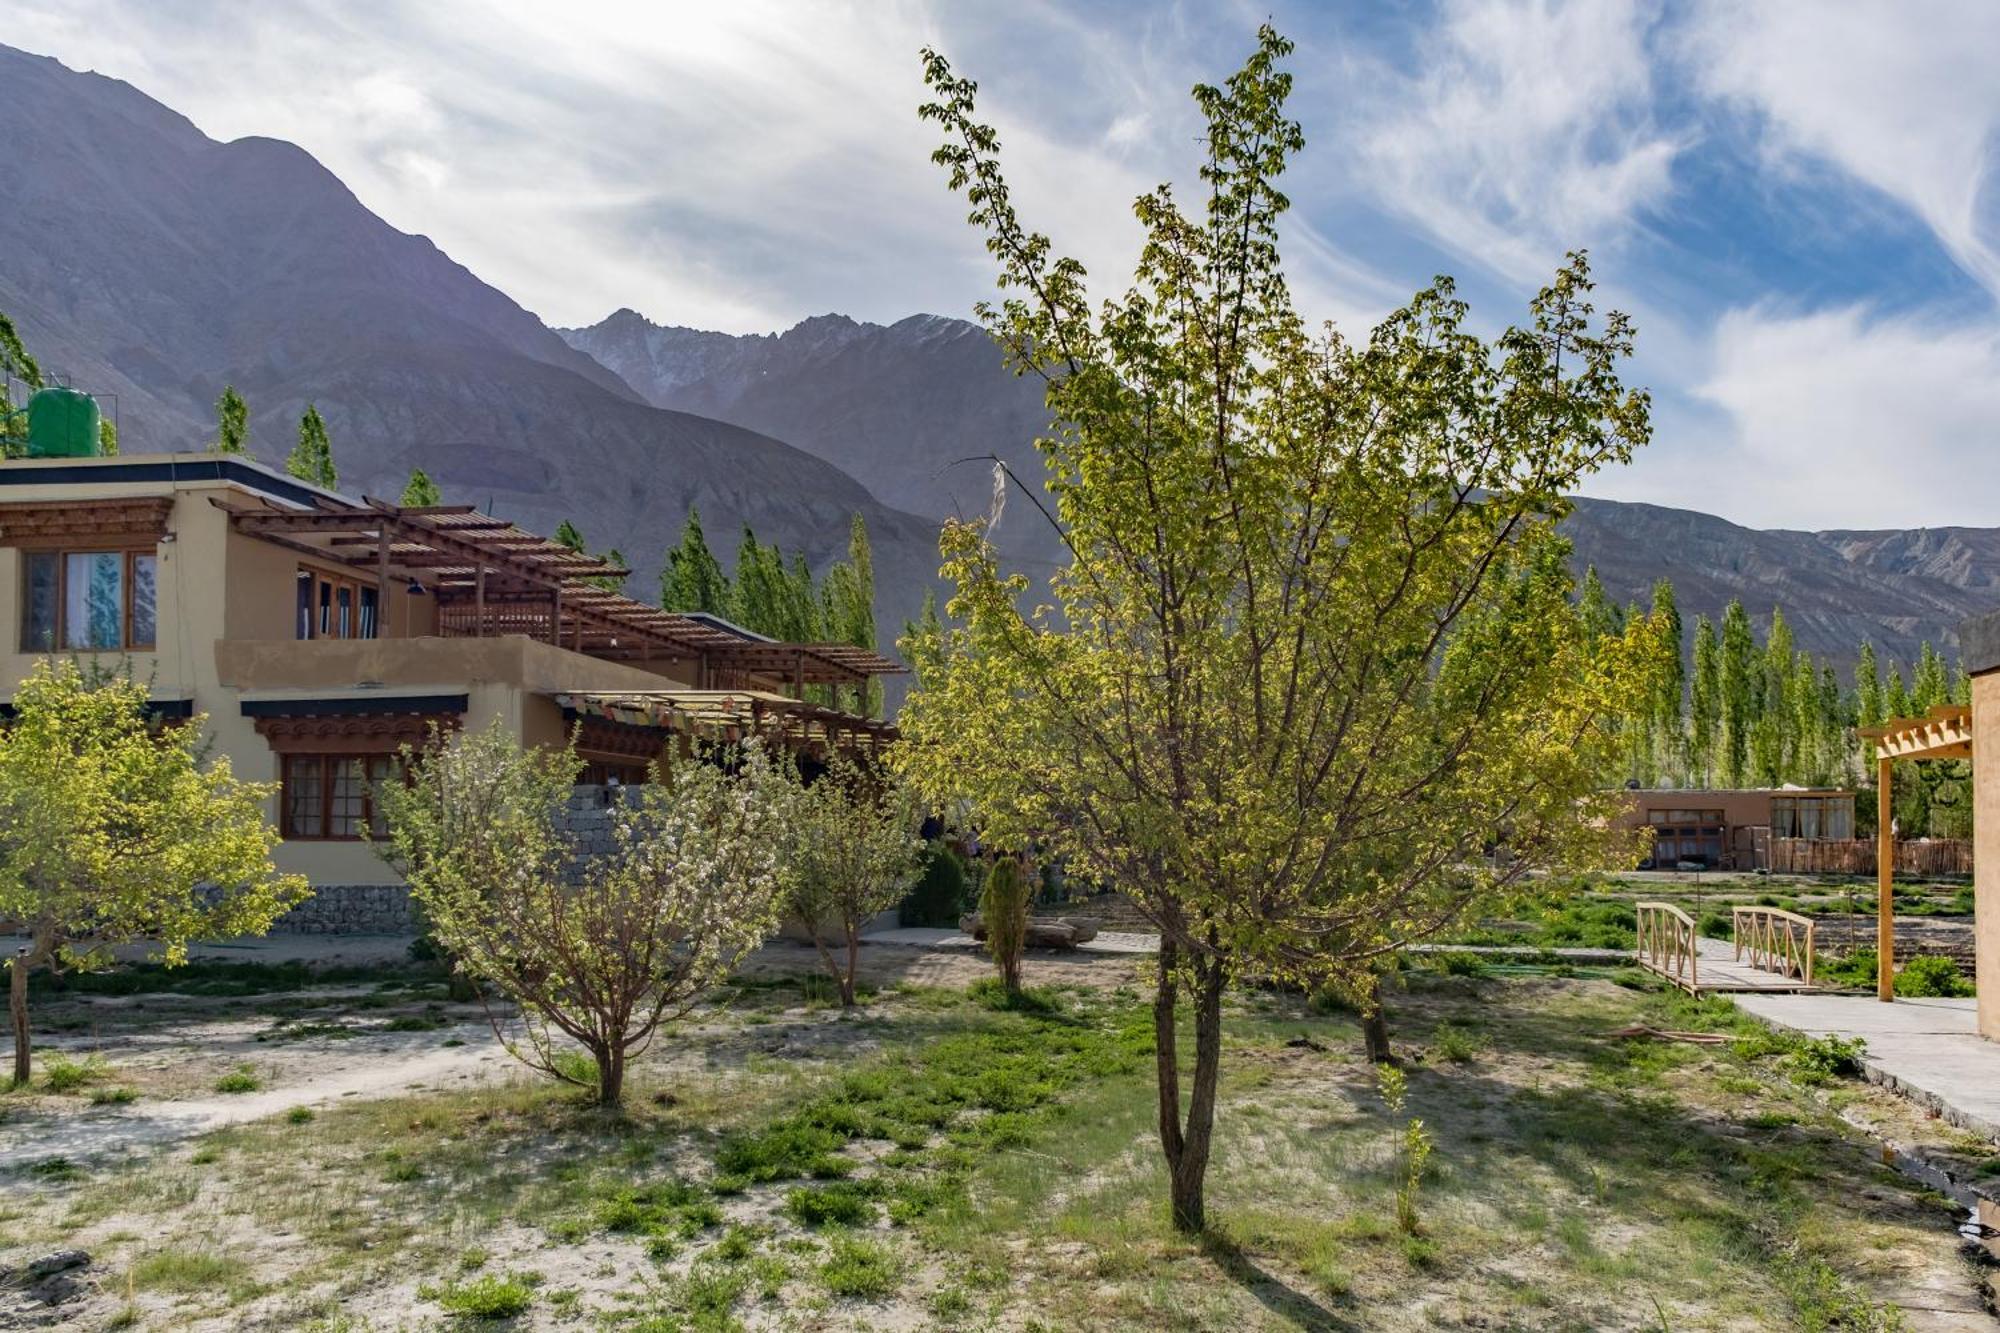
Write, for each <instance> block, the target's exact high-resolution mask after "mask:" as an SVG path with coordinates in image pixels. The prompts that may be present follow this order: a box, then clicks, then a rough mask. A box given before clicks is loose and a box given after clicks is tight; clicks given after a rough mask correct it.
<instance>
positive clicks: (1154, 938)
mask: <svg viewBox="0 0 2000 1333" xmlns="http://www.w3.org/2000/svg"><path fill="white" fill-rule="evenodd" d="M862 942H863V943H864V944H900V945H903V946H904V947H905V948H910V949H977V950H981V951H983V950H984V949H985V948H986V946H985V945H984V944H981V943H980V942H979V941H978V940H975V939H973V938H972V936H970V935H968V934H966V933H965V932H964V931H962V930H951V929H948V928H946V927H943V926H902V927H899V928H898V929H896V930H877V931H871V932H870V933H869V934H867V935H864V936H862ZM1159 951H1160V937H1159V936H1158V935H1148V934H1143V933H1141V932H1138V931H1128V930H1100V931H1099V932H1097V938H1096V939H1094V940H1089V941H1086V942H1085V943H1083V944H1079V945H1077V946H1076V952H1078V953H1113V954H1150V953H1158V952H1159ZM1032 952H1037V953H1040V952H1046V950H1033V951H1032Z"/></svg>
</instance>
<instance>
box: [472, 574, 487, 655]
mask: <svg viewBox="0 0 2000 1333" xmlns="http://www.w3.org/2000/svg"><path fill="white" fill-rule="evenodd" d="M472 637H473V638H475V639H483V638H485V637H486V565H485V562H483V561H482V562H481V563H479V564H478V565H475V566H473V570H472Z"/></svg>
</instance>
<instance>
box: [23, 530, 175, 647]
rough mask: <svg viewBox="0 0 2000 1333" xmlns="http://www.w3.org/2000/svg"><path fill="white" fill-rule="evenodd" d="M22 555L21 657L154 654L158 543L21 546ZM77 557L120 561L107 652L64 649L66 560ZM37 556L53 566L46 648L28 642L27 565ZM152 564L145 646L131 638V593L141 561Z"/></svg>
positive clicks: (157, 639)
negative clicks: (113, 637) (113, 635)
mask: <svg viewBox="0 0 2000 1333" xmlns="http://www.w3.org/2000/svg"><path fill="white" fill-rule="evenodd" d="M19 549H20V552H21V588H20V598H21V627H20V637H21V640H22V642H21V651H22V652H24V653H150V652H157V651H158V650H159V645H160V548H159V545H158V543H153V544H151V545H145V546H135V545H112V546H96V545H92V546H61V545H53V544H51V545H41V544H36V545H23V546H22V547H20V548H19ZM76 555H115V556H118V557H119V558H120V561H119V567H118V578H119V586H118V601H119V607H118V642H117V643H116V644H115V645H113V646H112V647H109V648H70V647H66V646H64V640H66V639H67V638H68V637H69V636H68V633H67V631H68V629H69V623H68V622H69V560H70V557H71V556H76ZM36 556H50V557H52V558H54V560H55V562H56V605H55V624H54V626H53V633H52V635H51V641H50V643H49V644H48V645H47V646H43V645H41V644H37V643H29V642H27V638H28V601H29V588H28V579H29V565H30V563H31V562H32V561H33V560H34V558H35V557H36ZM148 559H149V560H151V561H152V562H153V637H152V638H150V639H148V640H147V641H146V642H144V643H137V642H135V641H134V640H133V637H132V593H133V590H134V589H135V588H136V587H137V586H138V580H137V578H136V577H135V576H134V571H135V568H136V566H137V564H138V562H139V561H140V560H148Z"/></svg>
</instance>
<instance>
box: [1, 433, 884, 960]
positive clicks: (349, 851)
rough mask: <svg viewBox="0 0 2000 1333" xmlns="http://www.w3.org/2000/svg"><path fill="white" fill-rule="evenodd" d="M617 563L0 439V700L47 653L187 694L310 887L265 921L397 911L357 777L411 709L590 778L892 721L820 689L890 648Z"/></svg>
mask: <svg viewBox="0 0 2000 1333" xmlns="http://www.w3.org/2000/svg"><path fill="white" fill-rule="evenodd" d="M94 433H95V423H94V419H93V420H92V422H91V428H90V430H89V431H88V432H85V435H86V436H87V437H94ZM92 443H93V441H92V439H91V438H85V439H83V440H82V441H81V442H80V443H79V445H78V452H82V451H83V450H85V449H88V448H89V447H91V445H92ZM620 574H622V571H618V570H613V569H610V568H609V567H608V566H606V565H605V564H604V562H602V561H601V560H598V559H596V558H594V557H590V556H586V555H582V554H579V553H577V552H574V551H571V550H568V549H566V548H564V547H562V546H560V545H558V544H556V543H554V542H551V541H549V540H547V539H546V538H543V537H540V536H537V535H535V534H533V533H529V532H524V531H522V530H521V529H519V528H517V527H515V526H514V525H513V524H512V523H510V522H508V521H506V520H505V519H500V518H495V517H493V516H491V515H487V514H482V513H478V512H476V511H474V510H473V509H472V508H471V507H470V506H466V505H432V506H424V507H414V508H405V507H402V506H398V505H390V504H384V503H382V502H379V501H371V500H366V499H354V498H350V497H347V496H342V495H339V494H336V493H335V492H332V491H328V490H324V489H321V488H319V487H316V486H311V485H308V484H306V483H304V482H302V481H299V480H297V479H295V478H293V477H289V476H286V475H284V474H282V473H279V472H276V471H273V470H272V469H270V468H268V467H264V466H263V465H261V464H259V463H256V462H253V461H251V460H250V459H247V458H243V457H241V456H237V455H223V454H175V455H155V456H150V457H134V456H129V455H128V456H125V457H109V458H107V457H94V456H80V457H77V456H58V457H46V456H45V457H29V458H21V459H13V460H8V461H4V462H0V625H5V626H6V633H7V640H6V641H5V642H0V717H4V715H5V714H6V712H7V711H8V710H9V709H10V708H11V696H12V693H13V689H14V686H15V685H16V684H17V683H18V682H19V681H20V680H21V679H22V678H23V677H24V676H26V675H27V674H28V673H29V672H30V671H31V670H32V669H33V668H34V666H35V664H36V663H37V662H38V661H40V660H42V659H43V658H45V657H49V656H71V655H74V656H77V657H80V658H82V659H84V660H85V661H96V662H100V663H102V664H103V665H105V666H109V667H117V666H125V667H127V668H128V669H129V670H131V671H132V673H133V674H134V675H135V677H136V678H137V679H140V680H143V681H146V682H148V683H149V687H150V693H151V704H150V708H151V710H152V712H153V713H154V715H155V716H157V717H159V718H160V719H162V720H167V721H171V720H177V719H183V718H189V717H192V716H195V715H202V716H205V717H206V719H207V722H206V728H207V732H208V738H209V739H210V740H211V741H212V743H213V744H214V746H215V750H216V753H218V754H220V755H226V756H227V757H228V758H229V760H230V761H231V763H232V765H233V766H234V769H235V771H236V773H237V774H238V775H240V776H243V777H247V778H251V779H255V780H258V781H265V782H273V783H275V784H277V788H278V790H277V795H276V796H275V798H274V799H273V801H272V806H271V817H272V819H273V821H274V822H275V823H276V824H277V826H278V828H279V831H280V832H281V834H282V835H283V838H284V842H283V845H282V846H280V847H279V848H278V851H277V856H276V859H277V862H278V865H279V867H280V868H281V869H284V870H291V871H298V872H300V873H302V874H304V875H305V876H306V877H307V878H308V879H309V880H310V881H311V882H312V883H313V885H314V887H315V888H316V890H317V891H318V894H317V897H316V898H315V899H314V900H313V902H311V903H309V904H307V905H306V906H305V907H303V908H301V909H300V910H299V912H297V913H295V914H294V915H295V916H296V917H298V918H299V920H298V921H297V922H294V923H290V924H287V925H286V926H285V928H287V929H340V928H355V927H354V922H355V921H357V920H364V919H365V920H376V921H379V920H382V919H386V920H388V921H389V922H391V923H392V924H394V923H400V922H402V921H404V920H405V919H406V918H407V904H406V901H405V897H404V894H403V890H402V886H401V883H400V880H399V879H398V877H397V875H396V874H395V873H394V871H392V870H391V869H390V868H389V867H388V866H387V865H386V864H385V863H384V862H383V860H382V858H381V857H380V856H378V855H377V854H376V852H375V849H374V848H373V847H371V846H370V845H369V842H368V839H369V837H370V836H371V834H372V835H375V836H379V835H380V834H381V833H382V831H383V830H382V827H381V821H380V820H379V819H378V818H377V817H376V814H375V811H374V809H373V790H374V786H375V784H377V783H379V782H380V781H382V780H384V779H385V778H387V777H389V776H391V775H392V774H393V773H395V772H396V771H397V770H398V767H399V764H400V760H399V757H398V756H399V754H400V752H401V750H402V748H403V747H404V746H405V745H412V744H420V743H422V742H423V741H424V740H425V738H426V736H427V735H429V734H430V731H431V729H432V728H433V727H439V728H445V729H451V728H457V727H464V728H467V729H478V728H481V727H484V726H487V725H488V724H490V723H492V722H493V721H495V720H498V721H499V722H500V723H501V725H503V726H504V727H505V728H506V729H507V730H508V731H510V732H511V733H513V734H514V735H515V736H517V737H518V738H519V739H520V740H521V741H522V742H523V743H526V744H539V745H551V746H554V745H560V744H562V743H563V741H564V740H565V739H574V741H575V743H576V747H577V752H578V754H579V755H580V757H581V758H582V759H583V760H584V762H585V763H586V764H587V765H588V768H587V769H586V771H585V773H584V775H583V779H584V782H585V784H597V785H599V786H604V785H608V784H614V783H628V782H638V781H643V780H644V779H645V777H646V775H647V764H648V763H649V762H650V761H653V760H667V759H669V758H671V757H672V756H674V755H677V754H681V753H684V752H686V751H687V750H688V749H689V747H690V746H691V744H692V743H693V742H694V741H696V740H697V739H705V740H720V741H725V742H728V741H735V740H739V739H743V738H747V737H751V736H756V737H760V738H763V739H764V740H766V741H767V742H769V743H773V744H776V745H779V746H782V747H784V748H785V749H787V750H790V751H793V752H795V753H797V754H799V755H800V756H801V759H802V762H804V761H807V760H810V759H813V758H817V757H821V756H824V755H826V754H827V753H828V752H830V751H834V750H859V751H862V752H872V751H873V750H874V749H875V748H877V747H878V746H880V745H882V744H884V743H886V742H887V741H888V740H889V739H891V738H892V737H893V736H894V735H895V729H894V728H893V727H892V726H890V725H889V724H887V723H885V722H882V721H880V720H878V719H874V718H869V717H862V716H857V715H855V714H853V713H849V712H844V711H841V710H839V709H837V708H833V707H829V706H827V705H826V703H824V702H821V701H822V700H826V699H827V698H829V696H830V693H831V689H832V688H837V689H840V690H843V691H845V692H846V695H847V696H849V697H851V696H853V695H856V694H860V693H862V692H864V691H865V689H866V686H867V684H868V682H869V680H870V679H871V678H873V677H876V676H880V675H885V674H889V673H893V672H899V671H901V670H902V669H903V668H902V667H901V666H900V665H899V664H898V663H896V662H893V661H891V660H889V659H887V658H884V657H882V656H881V655H879V654H877V653H876V652H874V651H873V650H872V649H866V648H857V647H853V646H851V645H847V644H828V643H778V642H774V641H772V640H770V639H768V638H765V637H763V636H761V635H757V634H752V633H750V632H748V631H746V630H743V629H741V628H739V627H737V626H734V625H731V624H729V623H728V622H726V621H722V620H719V619H717V618H714V617H695V616H682V615H676V614H674V613H671V612H667V611H662V610H660V609H659V608H658V607H655V606H648V605H645V604H644V603H641V602H638V601H634V600H633V599H631V598H628V597H625V596H624V595H622V594H620V593H618V592H616V591H614V590H613V588H615V586H616V584H617V582H618V576H619V575H620ZM578 799H579V801H580V802H581V801H583V800H584V799H585V797H584V796H583V794H581V793H580V794H579V798H578ZM354 904H375V905H377V906H380V905H382V904H386V905H387V906H386V907H385V908H383V909H382V911H380V912H377V911H376V910H375V908H374V907H370V908H368V910H367V912H366V913H363V912H362V909H361V908H358V907H354V906H353V905H354ZM361 928H367V927H366V925H365V924H364V925H363V926H362V927H361Z"/></svg>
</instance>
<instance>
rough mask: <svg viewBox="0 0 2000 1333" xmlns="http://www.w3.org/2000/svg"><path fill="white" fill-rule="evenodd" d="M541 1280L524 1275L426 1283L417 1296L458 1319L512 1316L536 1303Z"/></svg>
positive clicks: (509, 1317) (521, 1313) (505, 1317)
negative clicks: (537, 1289)
mask: <svg viewBox="0 0 2000 1333" xmlns="http://www.w3.org/2000/svg"><path fill="white" fill-rule="evenodd" d="M537 1285H539V1283H538V1282H536V1281H534V1280H532V1279H530V1278H529V1277H528V1276H526V1275H524V1274H518V1273H517V1274H514V1275H512V1276H509V1277H498V1276H492V1275H488V1276H486V1277H476V1278H472V1279H470V1280H468V1281H464V1282H446V1283H442V1284H426V1285H425V1286H422V1287H419V1288H418V1289H417V1295H418V1296H420V1297H422V1298H423V1299H424V1300H427V1301H432V1302H435V1303H436V1305H437V1306H438V1308H439V1309H441V1310H443V1311H444V1312H445V1313H446V1314H448V1315H451V1316H453V1317H455V1318H458V1319H512V1318H514V1317H515V1316H517V1315H523V1314H526V1313H527V1312H528V1307H529V1306H531V1305H533V1304H534V1303H535V1287H536V1286H537Z"/></svg>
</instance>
